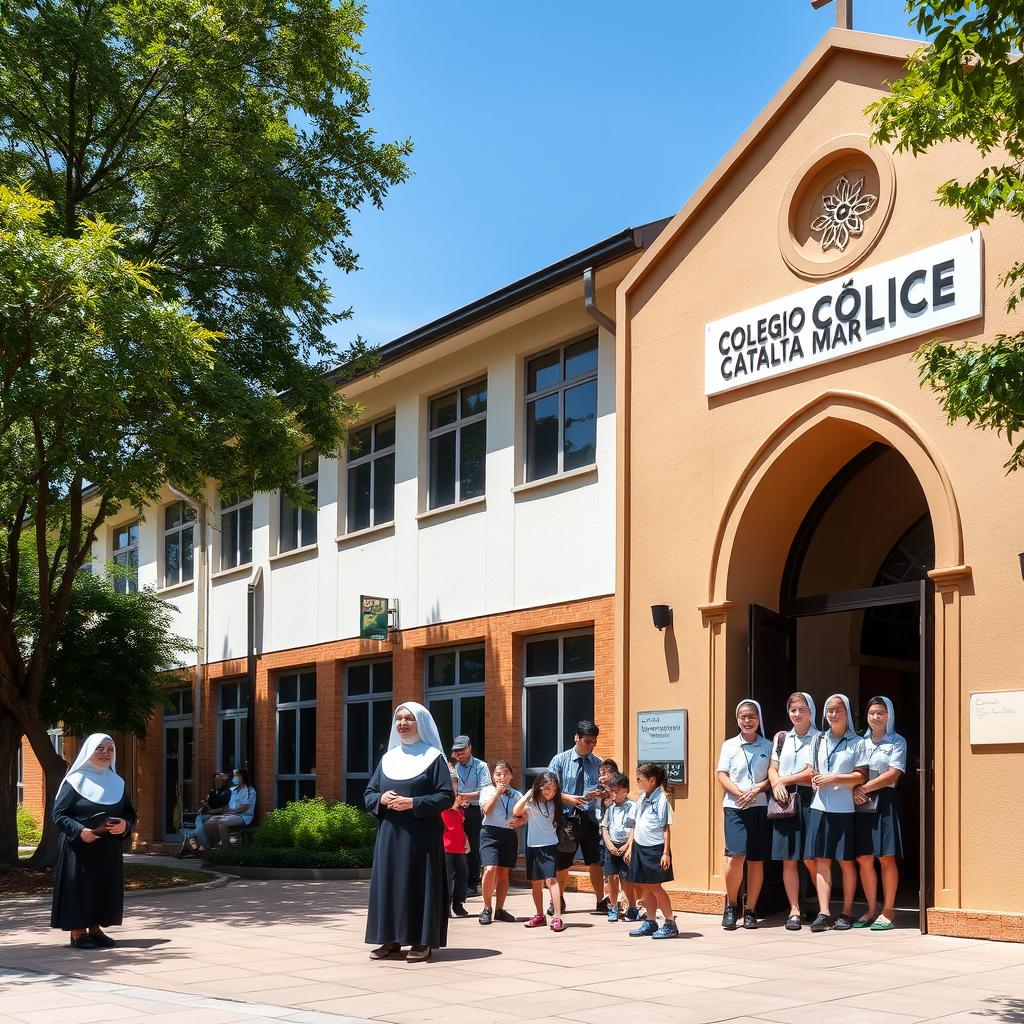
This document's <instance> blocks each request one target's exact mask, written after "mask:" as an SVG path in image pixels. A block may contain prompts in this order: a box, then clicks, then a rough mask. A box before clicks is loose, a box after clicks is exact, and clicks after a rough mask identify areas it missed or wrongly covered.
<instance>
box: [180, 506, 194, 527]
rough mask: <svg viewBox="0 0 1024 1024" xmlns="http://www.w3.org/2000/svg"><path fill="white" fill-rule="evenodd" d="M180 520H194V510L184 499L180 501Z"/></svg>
mask: <svg viewBox="0 0 1024 1024" xmlns="http://www.w3.org/2000/svg"><path fill="white" fill-rule="evenodd" d="M181 521H182V522H183V523H194V522H195V521H196V510H195V509H194V508H193V507H192V506H191V505H189V504H187V503H186V502H184V501H183V502H182V503H181Z"/></svg>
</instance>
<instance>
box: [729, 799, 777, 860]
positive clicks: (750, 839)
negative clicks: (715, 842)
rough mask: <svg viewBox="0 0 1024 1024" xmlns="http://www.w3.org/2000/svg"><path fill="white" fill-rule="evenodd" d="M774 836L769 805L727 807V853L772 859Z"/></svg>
mask: <svg viewBox="0 0 1024 1024" xmlns="http://www.w3.org/2000/svg"><path fill="white" fill-rule="evenodd" d="M771 852H772V836H771V829H770V827H769V821H768V808H767V807H744V808H743V809H742V810H739V809H737V808H735V807H726V808H725V855H726V856H727V857H740V856H745V857H746V858H747V860H770V859H771Z"/></svg>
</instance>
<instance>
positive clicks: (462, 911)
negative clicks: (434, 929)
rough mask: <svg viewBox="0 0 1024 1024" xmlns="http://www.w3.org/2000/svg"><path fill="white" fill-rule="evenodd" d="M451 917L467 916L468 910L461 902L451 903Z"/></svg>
mask: <svg viewBox="0 0 1024 1024" xmlns="http://www.w3.org/2000/svg"><path fill="white" fill-rule="evenodd" d="M452 917H469V911H468V910H467V909H466V908H465V907H464V906H463V905H462V904H461V903H453V904H452Z"/></svg>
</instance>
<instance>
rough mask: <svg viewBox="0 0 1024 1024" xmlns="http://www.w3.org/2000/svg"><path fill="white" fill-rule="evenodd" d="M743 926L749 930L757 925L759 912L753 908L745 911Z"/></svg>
mask: <svg viewBox="0 0 1024 1024" xmlns="http://www.w3.org/2000/svg"><path fill="white" fill-rule="evenodd" d="M743 927H744V928H746V929H747V930H750V929H752V928H756V927H757V914H755V913H754V912H753V911H752V910H744V911H743Z"/></svg>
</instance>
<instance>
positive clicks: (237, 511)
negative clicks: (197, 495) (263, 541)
mask: <svg viewBox="0 0 1024 1024" xmlns="http://www.w3.org/2000/svg"><path fill="white" fill-rule="evenodd" d="M225 497H226V496H225V495H224V494H223V493H221V494H219V495H218V500H219V501H220V533H221V537H220V545H219V550H220V556H219V558H220V561H219V565H220V569H221V571H222V572H229V571H231V570H233V569H241V568H243V567H245V566H247V565H252V536H253V532H254V528H253V515H252V513H250V515H249V558H248V560H246V561H242V552H241V548H240V546H239V544H237V543H236V544H235V551H234V557H235V558H237V559H238V561H233V562H231V563H230V564H229V563H227V562H225V561H224V537H225V536H226V531H225V529H224V519H225V517H226V516H236V517H237V518H238V528H237V529H236V530H235V536H236V537H237V538H238V539H239V540H240V539H241V536H242V510H243V509H244V508H245V507H246V506H247V505H248V506H249V508H250V509H252V508H253V507H254V506H253V495H251V494H247V495H243V496H242V497H239V498H236V499H235V500H234V501H232V502H231V503H230V504H228V505H225V504H224V500H225Z"/></svg>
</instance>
